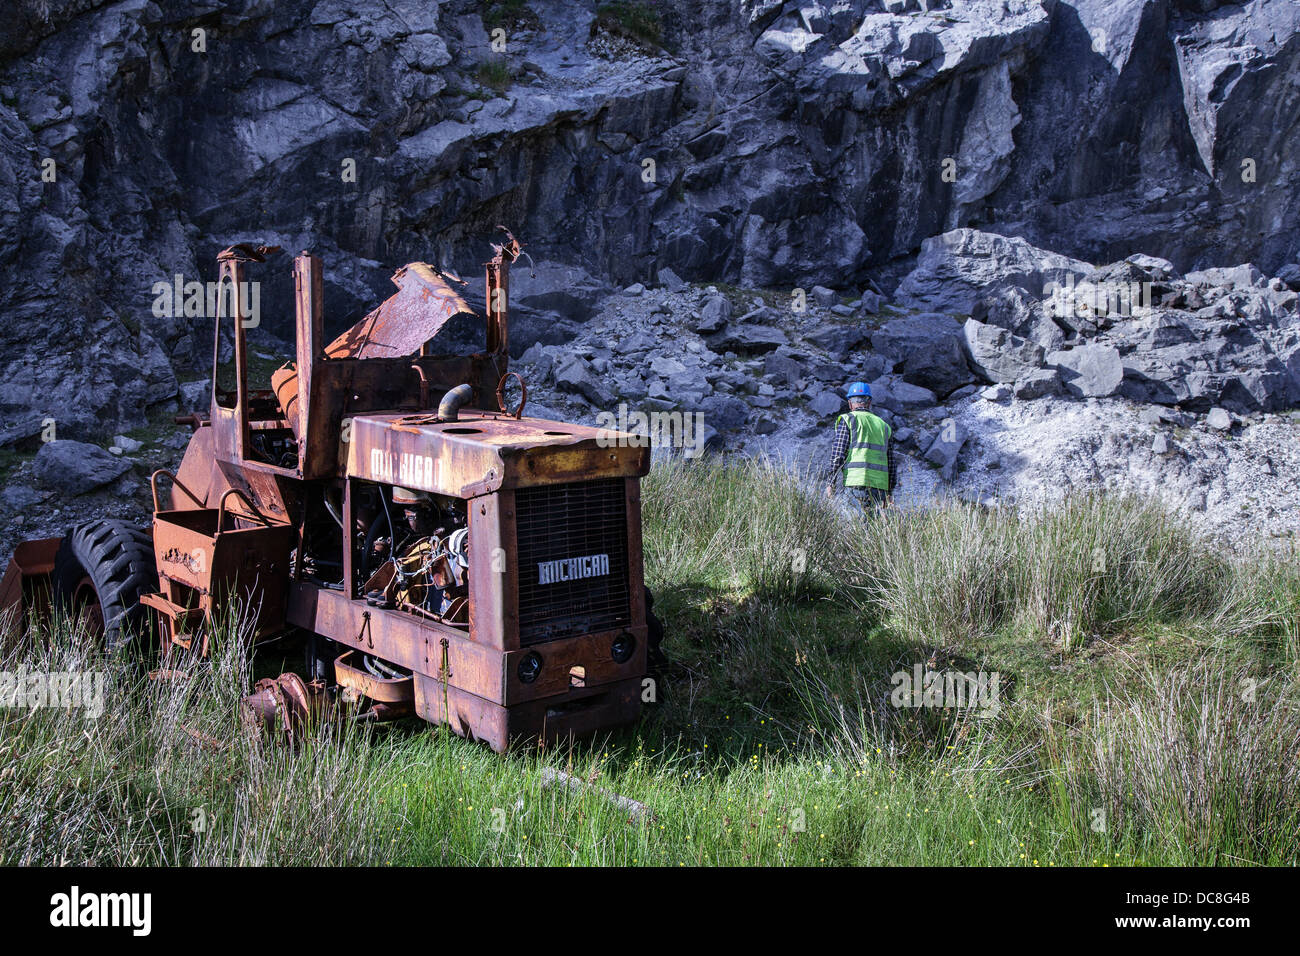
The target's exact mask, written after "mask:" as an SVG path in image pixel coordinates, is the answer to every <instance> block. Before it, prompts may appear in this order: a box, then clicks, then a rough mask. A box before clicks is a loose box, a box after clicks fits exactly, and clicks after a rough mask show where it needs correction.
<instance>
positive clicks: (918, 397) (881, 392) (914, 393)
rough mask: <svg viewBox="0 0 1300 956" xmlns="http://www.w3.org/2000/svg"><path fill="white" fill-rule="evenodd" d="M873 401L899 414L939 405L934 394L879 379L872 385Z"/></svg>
mask: <svg viewBox="0 0 1300 956" xmlns="http://www.w3.org/2000/svg"><path fill="white" fill-rule="evenodd" d="M871 401H872V404H873V405H879V406H881V407H882V408H887V409H889V410H890V411H892V412H896V413H898V414H907V413H912V412H917V411H920V410H921V409H925V408H933V407H934V406H935V405H936V404H938V401H939V400H938V398H937V397H936V396H935V394H934V392H932V391H930V390H929V389H928V388H922V387H921V386H920V385H913V384H911V383H910V382H905V381H902V380H900V379H894V378H878V379H876V380H875V381H873V382H872V383H871Z"/></svg>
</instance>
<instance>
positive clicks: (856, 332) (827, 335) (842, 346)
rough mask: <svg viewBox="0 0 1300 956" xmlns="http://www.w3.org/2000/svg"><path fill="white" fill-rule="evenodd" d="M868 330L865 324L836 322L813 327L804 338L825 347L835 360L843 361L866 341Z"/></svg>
mask: <svg viewBox="0 0 1300 956" xmlns="http://www.w3.org/2000/svg"><path fill="white" fill-rule="evenodd" d="M870 331H871V330H870V329H869V328H867V327H865V326H859V325H855V324H850V323H840V322H836V323H833V324H830V325H826V326H823V327H821V328H819V329H815V330H814V331H812V332H810V333H808V335H806V336H804V338H805V339H806V340H807V341H809V342H811V343H812V344H813V345H816V346H818V347H819V348H823V349H825V350H826V351H827V352H828V353H829V354H830V356H831V357H832V358H834V359H835V360H836V361H839V362H843V361H844V360H846V359H847V358H848V357H849V354H850V353H851V352H852V351H853V350H854V349H856V348H858V347H859V346H860V345H862V344H863V343H864V342H866V341H868V336H869V334H870Z"/></svg>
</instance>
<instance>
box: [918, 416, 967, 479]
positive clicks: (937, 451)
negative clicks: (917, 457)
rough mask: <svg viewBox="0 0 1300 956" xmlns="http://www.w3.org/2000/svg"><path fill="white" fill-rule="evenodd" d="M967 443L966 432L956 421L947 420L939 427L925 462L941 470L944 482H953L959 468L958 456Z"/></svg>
mask: <svg viewBox="0 0 1300 956" xmlns="http://www.w3.org/2000/svg"><path fill="white" fill-rule="evenodd" d="M965 443H966V430H965V429H964V428H962V427H961V425H959V424H958V423H957V422H956V421H955V420H953V419H951V418H945V419H944V420H943V422H942V423H941V424H940V426H939V432H938V434H936V435H935V436H934V440H933V441H932V442H930V447H929V448H927V449H926V451H925V460H926V461H928V462H930V463H931V464H932V465H934V466H936V467H937V468H938V469H939V474H940V476H942V478H943V480H944V481H952V476H953V472H954V471H955V470H956V467H957V456H958V455H959V454H960V453H961V447H962V445H964V444H965Z"/></svg>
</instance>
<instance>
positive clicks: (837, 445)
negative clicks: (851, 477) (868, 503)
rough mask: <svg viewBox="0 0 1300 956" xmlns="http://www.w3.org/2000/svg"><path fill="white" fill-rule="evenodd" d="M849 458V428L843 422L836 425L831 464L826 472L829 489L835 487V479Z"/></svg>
mask: <svg viewBox="0 0 1300 956" xmlns="http://www.w3.org/2000/svg"><path fill="white" fill-rule="evenodd" d="M848 456H849V426H848V424H847V423H845V422H844V421H843V420H841V421H838V422H836V423H835V440H834V441H833V442H832V443H831V463H830V466H829V467H828V468H827V470H826V481H827V485H826V487H827V489H828V490H829V489H831V488H834V487H835V479H836V477H837V476H838V475H839V472H840V471H841V470H842V469H843V468H844V459H845V458H847V457H848Z"/></svg>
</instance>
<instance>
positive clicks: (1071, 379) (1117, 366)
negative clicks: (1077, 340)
mask: <svg viewBox="0 0 1300 956" xmlns="http://www.w3.org/2000/svg"><path fill="white" fill-rule="evenodd" d="M1047 364H1049V365H1055V366H1057V367H1058V368H1059V369H1061V380H1062V381H1063V382H1064V384H1065V388H1066V390H1067V391H1068V392H1069V393H1070V394H1072V395H1077V396H1082V397H1084V398H1103V397H1105V396H1107V395H1114V394H1115V393H1116V392H1118V391H1119V388H1120V384H1121V383H1122V382H1123V381H1124V363H1123V361H1122V360H1121V359H1120V355H1119V350H1118V349H1116V348H1115V347H1114V346H1113V345H1080V346H1077V347H1075V348H1072V349H1066V350H1063V351H1059V352H1049V353H1048V355H1047Z"/></svg>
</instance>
